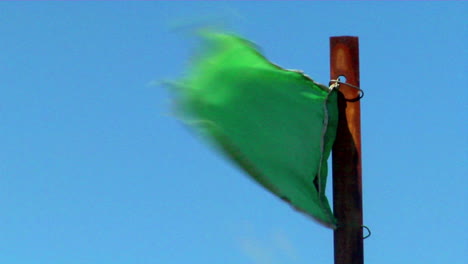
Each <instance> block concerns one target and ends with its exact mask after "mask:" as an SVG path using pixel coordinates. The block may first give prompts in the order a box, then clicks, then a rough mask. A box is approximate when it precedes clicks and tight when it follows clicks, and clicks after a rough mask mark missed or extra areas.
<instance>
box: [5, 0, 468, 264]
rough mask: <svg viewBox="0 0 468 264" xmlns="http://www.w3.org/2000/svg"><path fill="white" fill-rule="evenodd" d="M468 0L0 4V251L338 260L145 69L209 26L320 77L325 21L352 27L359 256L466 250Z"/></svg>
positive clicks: (50, 263)
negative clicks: (205, 138)
mask: <svg viewBox="0 0 468 264" xmlns="http://www.w3.org/2000/svg"><path fill="white" fill-rule="evenodd" d="M467 11H468V4H467V2H461V1H460V2H1V3H0V149H1V151H0V262H1V263H35V264H36V263H44V264H46V263H47V264H58V263H68V264H74V263H170V264H173V263H227V264H230V263H253V264H258V263H262V264H265V263H268V264H278V263H297V264H301V263H333V235H332V231H331V230H330V229H326V228H324V227H322V226H320V225H318V224H316V223H315V222H313V221H310V220H309V219H308V218H306V217H304V216H303V215H301V214H299V213H297V212H295V211H294V210H292V209H291V208H290V207H289V206H288V205H287V204H285V203H283V202H282V201H280V200H279V199H277V198H276V197H274V196H273V195H271V194H270V193H268V192H267V191H265V190H264V189H262V188H261V187H260V186H258V185H257V184H254V183H253V182H252V181H251V180H250V179H249V178H247V177H245V176H244V175H243V174H242V173H241V172H240V171H239V170H237V169H236V168H235V167H233V166H232V165H231V164H230V163H229V162H226V161H225V160H224V158H222V157H219V156H218V154H217V153H216V152H214V151H212V150H211V149H210V148H207V147H206V146H205V144H204V143H203V142H200V141H199V140H198V139H197V138H196V137H195V136H193V135H192V133H190V132H189V131H187V129H185V128H184V127H183V125H182V124H181V123H180V122H179V121H178V120H177V119H176V118H175V117H174V116H173V113H172V110H171V109H172V103H171V97H170V95H169V94H168V91H167V90H165V89H164V88H163V87H161V86H160V85H157V83H159V82H160V81H163V80H168V79H169V80H170V79H175V78H178V77H180V76H182V74H183V72H184V70H185V69H186V65H187V61H188V59H189V56H190V54H191V50H192V48H193V47H194V45H193V44H194V40H193V39H192V38H190V37H187V36H188V35H189V34H188V32H190V30H191V29H194V28H196V27H198V26H206V25H215V26H216V27H225V28H227V29H229V30H234V31H236V32H238V33H239V34H241V35H243V36H245V37H246V38H248V39H250V40H252V41H254V42H255V43H257V44H258V45H259V46H260V47H261V48H262V50H263V52H264V54H265V55H266V57H267V58H269V59H270V60H272V61H273V62H275V63H277V64H278V65H280V66H282V67H285V68H292V69H301V70H304V71H305V72H306V73H307V74H308V75H309V76H311V77H312V78H314V79H315V80H317V81H319V82H321V83H328V81H329V37H330V36H340V35H353V36H359V40H360V61H361V68H360V70H361V87H362V88H363V89H364V90H365V92H366V97H365V98H364V99H363V100H362V102H361V107H362V141H363V188H364V210H365V211H364V223H365V224H366V225H367V226H369V227H370V228H371V230H372V236H371V237H370V238H369V239H367V240H365V260H366V262H367V263H380V264H385V263H388V264H394V263H434V264H436V263H437V264H440V263H451V264H457V263H459V264H464V263H467V262H468V255H467V254H468V253H467V252H468V240H467V237H468V229H467V224H466V219H467V218H468V210H467V209H468V208H467V201H468V192H467V189H468V188H467V187H468V184H467V176H468V171H467V165H466V164H467V149H468V148H467V147H468V144H467V142H468V140H467V139H468V138H467V124H468V122H467V121H468V120H467V115H466V112H467V102H468V101H467V92H466V91H467V88H468V85H467V83H468V82H467V81H468V80H467V74H466V69H467V61H468V60H467V48H466V47H467V44H468V41H467V40H468V37H467V35H468V33H467V28H468V27H467V26H468V23H467V22H468V20H467V19H466V14H467V13H468V12H467ZM464 14H465V15H464ZM330 185H331V184H329V186H328V187H329V188H328V193H329V194H330V192H331V190H330V189H331V188H330Z"/></svg>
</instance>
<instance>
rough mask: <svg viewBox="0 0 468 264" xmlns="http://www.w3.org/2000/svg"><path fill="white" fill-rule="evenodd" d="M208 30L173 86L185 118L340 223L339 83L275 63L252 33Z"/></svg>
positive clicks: (274, 187) (308, 208)
mask: <svg viewBox="0 0 468 264" xmlns="http://www.w3.org/2000/svg"><path fill="white" fill-rule="evenodd" d="M201 36H202V38H203V46H202V47H203V50H202V51H201V52H200V53H198V54H197V55H196V56H195V57H194V58H193V61H192V62H191V66H190V69H189V72H188V74H187V76H185V77H184V78H182V79H181V80H178V81H177V82H175V83H174V85H173V87H172V89H173V90H174V92H175V95H176V96H175V97H176V103H177V111H178V114H179V115H180V116H181V117H182V118H181V119H182V120H184V122H185V123H186V124H187V125H189V126H190V127H191V128H193V129H194V130H195V131H196V132H198V133H199V134H201V135H202V137H203V138H205V139H207V140H208V142H211V143H212V144H213V145H214V146H215V147H216V148H217V149H218V150H220V151H221V152H222V153H223V154H224V155H225V156H226V157H228V158H229V159H230V160H232V161H233V162H234V163H235V164H237V165H238V166H239V167H240V168H241V169H243V170H244V171H245V172H246V173H247V174H248V175H249V176H250V177H252V178H253V179H255V181H257V182H258V183H260V184H261V185H262V186H264V187H265V188H267V189H268V190H269V191H271V192H272V193H274V194H275V195H277V196H278V197H279V198H281V199H283V200H284V201H286V202H287V203H289V204H290V205H291V206H292V207H294V208H295V209H297V210H299V211H301V212H303V213H305V214H307V215H309V216H311V217H313V218H314V219H315V220H318V221H319V222H320V223H322V224H324V225H326V226H328V227H331V228H335V227H336V226H335V224H336V221H335V218H334V217H333V213H332V211H331V209H330V205H329V202H328V200H327V198H326V196H325V186H326V181H327V159H328V157H329V156H330V150H331V148H332V145H333V142H334V139H335V134H336V127H337V120H338V109H337V94H336V91H335V90H333V89H329V87H327V86H323V85H320V84H318V83H316V82H314V81H313V80H312V79H310V78H309V77H307V76H306V75H304V74H302V73H301V72H298V71H292V70H285V69H283V68H281V67H279V66H276V65H275V64H272V63H271V62H269V61H268V60H267V59H266V58H265V57H264V56H263V55H262V54H260V52H259V51H258V49H257V48H256V47H255V45H254V44H253V43H251V42H250V41H248V40H246V39H243V38H240V37H238V36H235V35H232V34H225V33H216V32H211V31H205V32H202V33H201Z"/></svg>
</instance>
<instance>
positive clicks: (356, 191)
mask: <svg viewBox="0 0 468 264" xmlns="http://www.w3.org/2000/svg"><path fill="white" fill-rule="evenodd" d="M340 76H344V77H345V78H346V82H347V83H349V84H352V85H355V86H357V87H359V41H358V38H357V37H331V38H330V77H331V79H332V80H336V79H337V78H338V77H340ZM359 95H360V93H359V90H358V89H355V88H352V87H349V86H346V85H343V84H342V85H340V89H339V98H338V109H339V121H338V130H337V135H336V140H335V144H334V145H333V161H332V163H333V211H334V214H335V217H336V218H337V220H338V228H337V229H336V230H335V231H334V251H335V264H363V263H364V246H363V232H362V223H363V220H362V184H361V172H362V170H361V112H360V102H359V100H358V101H355V102H350V101H349V100H347V99H354V98H357V97H359Z"/></svg>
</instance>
